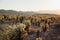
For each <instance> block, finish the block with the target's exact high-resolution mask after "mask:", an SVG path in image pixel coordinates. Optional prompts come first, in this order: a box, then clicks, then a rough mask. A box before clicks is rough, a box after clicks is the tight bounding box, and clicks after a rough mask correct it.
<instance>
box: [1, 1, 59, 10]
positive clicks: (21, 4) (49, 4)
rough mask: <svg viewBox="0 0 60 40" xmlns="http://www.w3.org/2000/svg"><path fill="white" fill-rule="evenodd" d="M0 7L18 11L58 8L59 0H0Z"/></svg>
mask: <svg viewBox="0 0 60 40" xmlns="http://www.w3.org/2000/svg"><path fill="white" fill-rule="evenodd" d="M0 9H6V10H18V11H39V10H58V9H60V0H0Z"/></svg>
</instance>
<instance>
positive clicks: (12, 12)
mask: <svg viewBox="0 0 60 40" xmlns="http://www.w3.org/2000/svg"><path fill="white" fill-rule="evenodd" d="M0 14H16V15H33V14H40V15H41V14H44V15H52V14H60V11H51V10H40V11H36V12H33V11H15V10H3V9H1V10H0Z"/></svg>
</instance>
